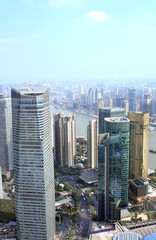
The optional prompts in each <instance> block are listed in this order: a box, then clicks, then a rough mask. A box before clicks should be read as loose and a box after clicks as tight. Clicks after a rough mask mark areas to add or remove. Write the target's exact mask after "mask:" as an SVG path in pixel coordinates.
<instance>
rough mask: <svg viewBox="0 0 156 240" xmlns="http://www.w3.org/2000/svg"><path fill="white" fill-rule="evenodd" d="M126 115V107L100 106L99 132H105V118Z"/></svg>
mask: <svg viewBox="0 0 156 240" xmlns="http://www.w3.org/2000/svg"><path fill="white" fill-rule="evenodd" d="M109 117H125V109H124V108H99V134H101V133H104V118H109Z"/></svg>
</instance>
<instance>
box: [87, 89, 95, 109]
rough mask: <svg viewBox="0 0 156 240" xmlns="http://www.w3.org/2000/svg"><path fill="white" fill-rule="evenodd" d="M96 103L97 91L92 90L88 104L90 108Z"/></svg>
mask: <svg viewBox="0 0 156 240" xmlns="http://www.w3.org/2000/svg"><path fill="white" fill-rule="evenodd" d="M94 103H95V91H94V90H93V89H92V88H90V89H89V91H88V104H89V106H90V107H92V105H93V104H94Z"/></svg>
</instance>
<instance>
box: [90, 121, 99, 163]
mask: <svg viewBox="0 0 156 240" xmlns="http://www.w3.org/2000/svg"><path fill="white" fill-rule="evenodd" d="M98 132H99V124H98V120H90V121H89V125H88V127H87V143H88V144H87V154H88V165H89V166H90V167H91V168H97V167H98Z"/></svg>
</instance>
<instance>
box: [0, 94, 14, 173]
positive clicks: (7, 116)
mask: <svg viewBox="0 0 156 240" xmlns="http://www.w3.org/2000/svg"><path fill="white" fill-rule="evenodd" d="M0 156H1V157H0V166H1V168H2V171H9V170H12V169H13V157H12V117H11V98H7V97H4V96H3V95H0Z"/></svg>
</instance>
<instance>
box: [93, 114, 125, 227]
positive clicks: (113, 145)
mask: <svg viewBox="0 0 156 240" xmlns="http://www.w3.org/2000/svg"><path fill="white" fill-rule="evenodd" d="M104 132H105V133H109V137H107V141H106V139H105V140H104V138H103V134H100V136H99V144H98V164H99V170H98V218H99V221H105V222H113V221H118V220H120V210H121V208H124V207H127V205H128V173H129V172H128V170H129V120H128V119H127V118H123V117H117V118H115V117H114V118H105V122H104ZM101 139H103V140H101Z"/></svg>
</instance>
